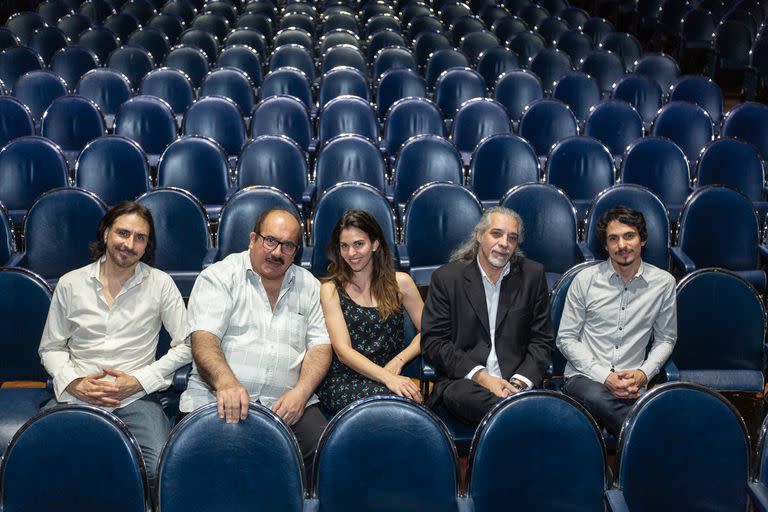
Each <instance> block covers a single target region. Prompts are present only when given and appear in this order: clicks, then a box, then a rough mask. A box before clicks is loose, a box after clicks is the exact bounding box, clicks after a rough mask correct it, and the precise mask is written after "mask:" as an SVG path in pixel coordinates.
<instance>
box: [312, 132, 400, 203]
mask: <svg viewBox="0 0 768 512" xmlns="http://www.w3.org/2000/svg"><path fill="white" fill-rule="evenodd" d="M386 176H387V166H386V163H385V162H384V157H383V156H382V154H381V152H380V151H379V150H378V148H377V147H376V146H375V145H374V144H373V142H371V141H370V140H369V139H367V138H365V137H362V136H360V135H355V134H350V133H348V134H342V135H338V136H336V137H334V138H332V139H331V140H329V141H328V142H327V143H326V144H325V145H323V146H322V147H321V148H320V149H319V151H318V153H317V158H316V160H315V167H314V177H315V194H316V195H317V197H320V196H321V195H322V194H323V193H324V192H325V191H326V190H328V189H329V188H331V187H332V186H334V185H335V184H336V183H341V182H344V181H359V182H361V183H367V184H368V185H371V186H372V187H374V188H375V189H376V190H378V191H379V192H381V193H382V194H384V193H386Z"/></svg>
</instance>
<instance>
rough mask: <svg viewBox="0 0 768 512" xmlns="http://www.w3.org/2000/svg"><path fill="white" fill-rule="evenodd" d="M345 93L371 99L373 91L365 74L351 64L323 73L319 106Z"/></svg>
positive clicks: (318, 100) (318, 95)
mask: <svg viewBox="0 0 768 512" xmlns="http://www.w3.org/2000/svg"><path fill="white" fill-rule="evenodd" d="M344 95H351V96H357V97H359V98H363V99H364V100H370V99H371V92H370V88H369V86H368V80H367V79H366V78H365V75H363V74H362V73H360V72H359V71H358V70H357V69H355V68H352V67H349V66H338V67H335V68H332V69H330V70H328V71H327V72H326V73H325V74H323V76H322V78H321V79H320V87H319V89H318V92H317V104H318V107H319V108H320V109H322V108H323V107H324V106H325V105H326V104H327V103H328V102H329V101H331V100H332V99H334V98H338V97H339V96H344Z"/></svg>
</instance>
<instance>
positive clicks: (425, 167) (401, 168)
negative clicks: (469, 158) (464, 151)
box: [393, 135, 464, 208]
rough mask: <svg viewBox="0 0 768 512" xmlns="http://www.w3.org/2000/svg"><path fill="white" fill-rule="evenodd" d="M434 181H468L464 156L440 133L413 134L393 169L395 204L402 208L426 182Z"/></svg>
mask: <svg viewBox="0 0 768 512" xmlns="http://www.w3.org/2000/svg"><path fill="white" fill-rule="evenodd" d="M432 181H448V182H451V183H455V184H457V185H462V184H463V183H464V174H463V169H462V163H461V155H460V154H459V153H458V151H457V150H456V148H455V147H454V145H453V144H451V143H450V142H449V141H447V140H445V139H443V138H442V137H439V136H436V135H418V136H416V137H412V138H411V139H409V140H408V141H407V142H406V143H405V144H403V146H402V148H400V152H399V153H398V154H397V159H396V160H395V168H394V172H393V188H394V203H395V205H397V206H398V207H399V208H402V207H404V206H405V203H406V201H408V199H409V198H410V197H411V195H412V194H413V193H414V192H415V191H416V190H417V189H418V188H419V187H421V186H422V185H424V184H426V183H429V182H432Z"/></svg>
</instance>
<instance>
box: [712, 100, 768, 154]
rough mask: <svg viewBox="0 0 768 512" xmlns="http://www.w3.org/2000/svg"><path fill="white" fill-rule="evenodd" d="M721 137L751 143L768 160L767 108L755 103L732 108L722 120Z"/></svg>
mask: <svg viewBox="0 0 768 512" xmlns="http://www.w3.org/2000/svg"><path fill="white" fill-rule="evenodd" d="M721 135H722V136H725V137H735V138H737V139H741V140H745V141H747V142H749V143H751V144H752V145H754V146H755V147H756V148H757V149H758V151H760V156H761V157H762V159H763V161H766V160H768V107H766V106H765V105H763V104H761V103H755V102H747V103H741V104H739V105H736V106H734V107H733V108H731V110H729V111H728V114H726V116H725V119H723V129H722V130H721Z"/></svg>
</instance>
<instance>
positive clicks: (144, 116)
mask: <svg viewBox="0 0 768 512" xmlns="http://www.w3.org/2000/svg"><path fill="white" fill-rule="evenodd" d="M176 132H177V128H176V117H175V116H174V115H173V110H172V109H171V107H170V105H168V103H166V102H165V101H163V100H162V99H160V98H156V97H154V96H134V97H133V98H131V99H129V100H128V101H126V102H125V103H123V104H122V105H121V106H120V108H119V110H118V111H117V114H116V115H115V134H117V135H123V136H124V137H128V138H129V139H132V140H134V141H136V143H137V144H138V145H139V146H141V149H143V150H144V152H145V153H147V154H148V155H154V156H155V157H156V156H157V155H160V154H161V153H162V152H163V151H164V150H165V148H166V147H167V146H168V145H169V144H170V143H171V142H173V141H174V140H175V139H176Z"/></svg>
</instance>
